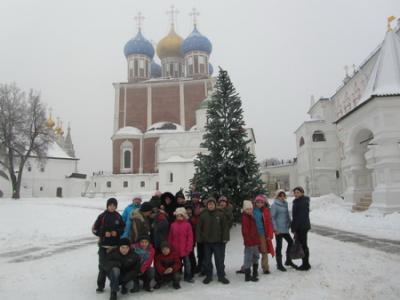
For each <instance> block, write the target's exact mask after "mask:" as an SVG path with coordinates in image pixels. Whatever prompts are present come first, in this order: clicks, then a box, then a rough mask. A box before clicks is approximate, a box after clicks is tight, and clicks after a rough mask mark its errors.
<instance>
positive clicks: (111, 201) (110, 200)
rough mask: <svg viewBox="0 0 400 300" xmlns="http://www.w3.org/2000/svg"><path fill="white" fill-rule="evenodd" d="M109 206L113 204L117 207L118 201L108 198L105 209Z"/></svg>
mask: <svg viewBox="0 0 400 300" xmlns="http://www.w3.org/2000/svg"><path fill="white" fill-rule="evenodd" d="M111 204H114V205H115V206H118V201H117V199H115V198H109V199H108V200H107V207H109V206H110V205H111Z"/></svg>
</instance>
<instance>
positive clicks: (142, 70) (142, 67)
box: [139, 59, 145, 77]
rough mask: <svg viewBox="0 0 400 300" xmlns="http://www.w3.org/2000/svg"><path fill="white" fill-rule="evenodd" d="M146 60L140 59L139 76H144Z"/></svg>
mask: <svg viewBox="0 0 400 300" xmlns="http://www.w3.org/2000/svg"><path fill="white" fill-rule="evenodd" d="M144 68H145V61H144V59H140V60H139V76H140V77H144Z"/></svg>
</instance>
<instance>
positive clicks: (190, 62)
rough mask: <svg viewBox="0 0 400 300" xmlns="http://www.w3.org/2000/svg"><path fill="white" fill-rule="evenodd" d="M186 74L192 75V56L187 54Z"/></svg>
mask: <svg viewBox="0 0 400 300" xmlns="http://www.w3.org/2000/svg"><path fill="white" fill-rule="evenodd" d="M188 75H189V76H191V75H193V56H189V58H188Z"/></svg>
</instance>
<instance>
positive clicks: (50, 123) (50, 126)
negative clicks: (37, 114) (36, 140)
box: [46, 117, 56, 128]
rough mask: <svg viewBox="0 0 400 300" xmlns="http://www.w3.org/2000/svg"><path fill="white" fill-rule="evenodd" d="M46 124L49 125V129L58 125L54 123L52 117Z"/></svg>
mask: <svg viewBox="0 0 400 300" xmlns="http://www.w3.org/2000/svg"><path fill="white" fill-rule="evenodd" d="M46 124H47V127H49V128H53V127H54V125H56V123H55V122H54V121H53V119H52V118H51V117H49V118H48V119H47V122H46Z"/></svg>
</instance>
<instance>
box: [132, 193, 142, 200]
mask: <svg viewBox="0 0 400 300" xmlns="http://www.w3.org/2000/svg"><path fill="white" fill-rule="evenodd" d="M135 199H140V200H143V199H142V196H141V195H140V194H136V195H134V196H133V198H132V200H135Z"/></svg>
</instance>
